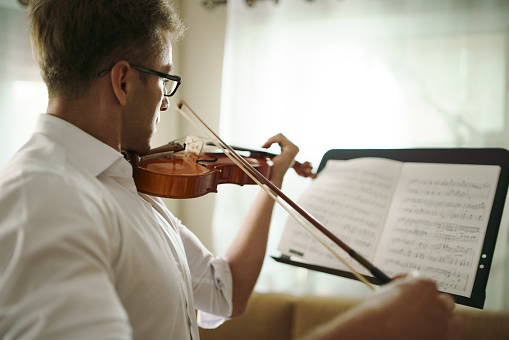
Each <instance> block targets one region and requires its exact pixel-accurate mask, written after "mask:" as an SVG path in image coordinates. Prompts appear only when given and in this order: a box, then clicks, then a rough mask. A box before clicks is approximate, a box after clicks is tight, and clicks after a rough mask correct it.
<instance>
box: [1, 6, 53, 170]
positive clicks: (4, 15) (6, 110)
mask: <svg viewBox="0 0 509 340" xmlns="http://www.w3.org/2000/svg"><path fill="white" fill-rule="evenodd" d="M46 106H47V91H46V86H45V85H44V82H43V81H42V79H41V76H40V73H39V68H38V66H37V64H36V63H35V61H34V60H33V57H32V50H31V47H30V37H29V33H28V22H27V19H26V8H25V7H21V6H20V5H17V2H16V1H14V0H12V1H1V2H0V167H1V166H3V165H4V164H5V163H6V162H7V160H8V159H9V158H10V157H12V155H13V154H14V152H16V150H17V149H19V147H20V146H21V145H22V144H23V143H24V142H25V141H26V140H27V139H28V137H29V136H30V134H31V133H32V132H33V130H34V126H35V122H36V120H37V116H38V115H39V114H40V113H41V112H45V111H46Z"/></svg>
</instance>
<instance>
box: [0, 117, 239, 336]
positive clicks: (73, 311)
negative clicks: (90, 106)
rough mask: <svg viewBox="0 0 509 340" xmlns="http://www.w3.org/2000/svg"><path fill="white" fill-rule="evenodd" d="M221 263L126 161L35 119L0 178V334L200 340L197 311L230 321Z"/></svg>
mask: <svg viewBox="0 0 509 340" xmlns="http://www.w3.org/2000/svg"><path fill="white" fill-rule="evenodd" d="M231 295H232V278H231V273H230V269H229V266H228V263H227V262H226V260H225V259H223V258H215V257H213V256H212V254H211V253H210V252H209V251H208V250H207V249H205V248H204V247H203V245H202V244H201V243H200V242H199V241H198V239H197V238H196V236H195V235H194V234H192V233H191V232H190V231H189V230H188V229H187V228H185V227H184V226H183V225H182V223H181V222H180V221H179V220H178V219H176V218H175V217H174V216H173V215H172V214H171V213H170V212H169V211H168V210H167V209H166V207H165V206H164V204H163V202H162V201H161V200H160V199H158V198H155V197H150V196H147V195H139V194H138V193H137V191H136V187H135V185H134V181H133V179H132V168H131V166H130V164H129V163H128V162H127V161H125V160H124V159H123V157H122V156H121V154H120V153H119V152H117V151H115V150H114V149H112V148H111V147H109V146H107V145H106V144H104V143H102V142H100V141H99V140H97V139H95V138H93V137H92V136H90V135H88V134H86V133H85V132H84V131H82V130H80V129H78V128H77V127H75V126H74V125H72V124H69V123H68V122H66V121H64V120H61V119H59V118H56V117H54V116H50V115H41V116H40V118H39V121H38V123H37V127H36V131H35V133H34V134H33V136H32V137H31V139H30V140H29V141H28V142H27V143H26V144H25V145H24V146H23V147H22V148H21V150H20V151H18V153H17V154H16V155H15V156H14V157H13V159H12V160H11V161H10V162H9V163H8V164H7V165H6V166H5V167H4V168H3V169H2V171H1V172H0V338H2V339H52V340H57V339H73V340H76V339H78V340H79V339H87V340H89V339H94V340H98V339H131V338H134V339H143V340H145V339H147V340H148V339H150V340H157V339H199V334H198V326H197V321H196V315H195V308H198V309H201V310H203V311H206V312H210V313H213V314H216V315H221V316H225V317H227V316H229V315H230V314H231Z"/></svg>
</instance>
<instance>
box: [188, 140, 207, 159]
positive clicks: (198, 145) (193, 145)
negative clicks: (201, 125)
mask: <svg viewBox="0 0 509 340" xmlns="http://www.w3.org/2000/svg"><path fill="white" fill-rule="evenodd" d="M203 145H204V142H203V140H202V139H201V138H200V137H196V136H187V137H186V148H185V151H187V152H189V153H192V154H195V155H197V156H199V155H200V154H201V151H202V150H203Z"/></svg>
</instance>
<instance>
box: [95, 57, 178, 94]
mask: <svg viewBox="0 0 509 340" xmlns="http://www.w3.org/2000/svg"><path fill="white" fill-rule="evenodd" d="M129 65H131V67H132V68H133V69H135V70H138V71H140V72H144V73H148V74H152V75H154V76H158V77H161V78H164V79H168V80H173V81H175V82H177V86H175V89H174V90H173V91H172V92H171V93H170V94H166V93H163V95H164V96H165V97H171V96H173V95H174V94H175V92H177V89H178V88H179V86H180V84H182V78H181V77H179V76H176V75H171V74H166V73H163V72H159V71H156V70H152V69H149V68H146V67H143V66H140V65H136V64H129ZM112 68H113V67H110V68H108V69H105V70H103V71H101V72H99V73H98V74H97V76H99V77H103V76H105V75H106V73H108V72H110V71H111V69H112Z"/></svg>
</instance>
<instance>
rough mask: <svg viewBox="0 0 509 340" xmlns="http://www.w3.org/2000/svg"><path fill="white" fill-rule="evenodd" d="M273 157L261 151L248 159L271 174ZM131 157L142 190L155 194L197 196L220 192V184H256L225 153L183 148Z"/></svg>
mask: <svg viewBox="0 0 509 340" xmlns="http://www.w3.org/2000/svg"><path fill="white" fill-rule="evenodd" d="M271 157H272V155H271V154H269V153H267V154H266V155H261V153H260V152H255V153H253V155H249V156H247V157H244V159H245V160H246V161H247V162H248V163H249V164H251V165H252V166H253V167H254V168H256V169H257V170H258V171H259V172H260V173H262V174H263V175H264V176H266V177H269V175H270V168H271V166H272V161H271ZM128 158H129V161H130V162H131V164H132V165H133V178H134V182H135V183H136V187H137V189H138V191H139V192H142V193H146V194H150V195H154V196H159V197H166V198H194V197H200V196H203V195H206V194H208V193H210V192H217V186H218V185H219V184H224V183H232V184H237V185H245V184H255V182H254V181H253V180H252V179H251V178H250V177H249V176H248V175H247V174H246V173H245V172H244V171H243V170H242V169H241V168H239V167H238V166H237V165H236V164H234V163H233V161H232V160H231V159H230V158H228V157H227V156H226V155H225V154H224V153H222V152H219V153H216V152H204V153H201V154H200V155H195V154H192V153H189V152H186V151H179V152H171V153H168V154H162V155H161V156H158V157H147V158H146V159H144V157H142V158H139V157H138V156H137V155H132V154H131V155H129V157H128ZM133 159H134V161H133Z"/></svg>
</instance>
